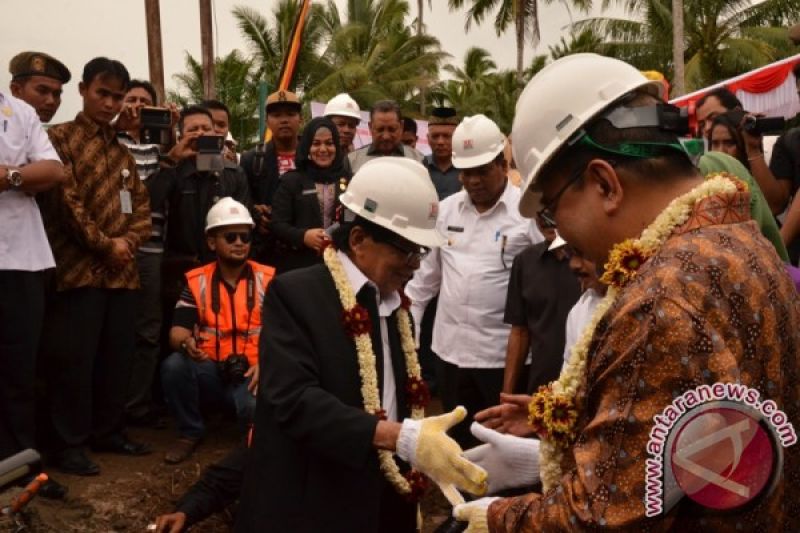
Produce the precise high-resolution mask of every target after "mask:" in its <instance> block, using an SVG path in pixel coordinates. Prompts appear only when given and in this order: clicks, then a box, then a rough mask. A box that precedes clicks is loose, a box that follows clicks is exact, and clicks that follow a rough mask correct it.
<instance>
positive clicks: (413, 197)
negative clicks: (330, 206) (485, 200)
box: [340, 157, 445, 248]
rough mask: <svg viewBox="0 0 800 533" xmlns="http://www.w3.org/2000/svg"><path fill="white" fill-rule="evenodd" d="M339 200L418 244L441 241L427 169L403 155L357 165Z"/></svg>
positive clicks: (350, 208) (433, 191) (434, 243)
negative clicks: (356, 170)
mask: <svg viewBox="0 0 800 533" xmlns="http://www.w3.org/2000/svg"><path fill="white" fill-rule="evenodd" d="M340 199H341V202H342V204H344V206H345V207H347V208H348V209H349V210H350V211H352V212H354V213H355V214H356V215H358V216H360V217H362V218H365V219H367V220H369V221H370V222H374V223H375V224H378V225H379V226H383V227H384V228H386V229H388V230H391V231H393V232H394V233H397V234H398V235H400V236H401V237H404V238H406V239H408V240H409V241H411V242H413V243H416V244H418V245H420V246H426V247H428V248H433V247H436V246H441V245H442V244H444V242H445V239H444V237H443V236H442V235H441V234H440V233H439V232H438V231H437V230H436V217H437V216H438V214H439V197H438V195H437V194H436V188H435V187H434V186H433V182H431V178H430V175H429V174H428V170H427V169H426V168H425V167H424V166H422V165H421V164H420V163H417V162H416V161H414V160H412V159H408V158H405V157H378V158H376V159H373V160H371V161H368V162H367V163H365V164H364V165H362V166H361V168H360V169H358V172H356V173H355V175H354V176H353V179H351V180H350V184H349V185H348V187H347V190H346V191H345V192H344V193H343V194H342V196H341V198H340Z"/></svg>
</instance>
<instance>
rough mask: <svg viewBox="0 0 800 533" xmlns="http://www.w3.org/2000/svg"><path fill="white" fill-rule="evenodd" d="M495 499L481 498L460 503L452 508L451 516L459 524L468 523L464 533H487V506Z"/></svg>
mask: <svg viewBox="0 0 800 533" xmlns="http://www.w3.org/2000/svg"><path fill="white" fill-rule="evenodd" d="M496 499H497V498H481V499H479V500H473V501H471V502H468V503H462V504H461V505H457V506H456V507H454V508H453V516H454V517H455V519H456V520H459V521H461V522H469V526H467V529H465V530H464V533H489V518H488V517H487V516H486V515H487V514H488V512H489V506H490V505H491V504H492V502H493V501H495V500H496Z"/></svg>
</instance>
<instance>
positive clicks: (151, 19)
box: [144, 0, 166, 104]
mask: <svg viewBox="0 0 800 533" xmlns="http://www.w3.org/2000/svg"><path fill="white" fill-rule="evenodd" d="M144 18H145V24H146V25H147V62H148V64H149V66H150V83H152V84H153V87H154V88H155V90H156V95H158V101H159V102H160V103H161V104H163V103H164V102H165V101H166V97H165V95H166V93H165V92H164V53H163V49H162V46H161V8H160V6H159V0H144Z"/></svg>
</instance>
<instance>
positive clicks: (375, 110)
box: [347, 100, 422, 173]
mask: <svg viewBox="0 0 800 533" xmlns="http://www.w3.org/2000/svg"><path fill="white" fill-rule="evenodd" d="M369 132H370V135H372V143H371V144H368V145H366V146H364V147H362V148H360V149H358V150H356V151H355V152H351V153H350V154H349V155H348V156H347V158H348V160H349V162H350V168H351V169H352V170H353V172H354V173H355V172H358V169H359V168H361V166H362V165H363V164H364V163H366V162H367V161H369V160H370V159H375V158H376V157H384V156H394V157H408V158H411V159H414V160H415V161H417V162H422V154H421V153H419V152H418V151H417V150H415V149H414V148H411V147H410V146H406V145H404V144H403V143H402V137H403V114H402V112H401V111H400V106H399V105H398V104H397V102H395V101H393V100H380V101H379V102H376V103H375V104H374V105H373V106H372V109H370V111H369Z"/></svg>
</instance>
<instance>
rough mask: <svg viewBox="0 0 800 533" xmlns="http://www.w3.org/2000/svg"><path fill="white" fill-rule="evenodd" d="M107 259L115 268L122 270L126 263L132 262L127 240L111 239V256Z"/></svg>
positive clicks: (129, 245)
mask: <svg viewBox="0 0 800 533" xmlns="http://www.w3.org/2000/svg"><path fill="white" fill-rule="evenodd" d="M109 259H110V260H111V264H112V265H113V266H114V267H115V268H122V267H124V266H125V265H126V264H127V263H129V262H131V261H133V252H132V251H131V244H130V243H129V242H128V240H127V239H125V238H124V237H114V238H113V239H111V254H110V256H109Z"/></svg>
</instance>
